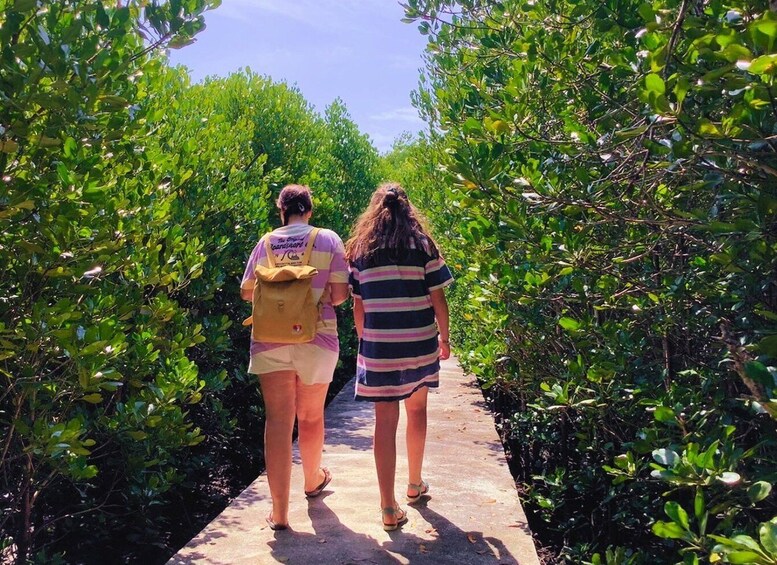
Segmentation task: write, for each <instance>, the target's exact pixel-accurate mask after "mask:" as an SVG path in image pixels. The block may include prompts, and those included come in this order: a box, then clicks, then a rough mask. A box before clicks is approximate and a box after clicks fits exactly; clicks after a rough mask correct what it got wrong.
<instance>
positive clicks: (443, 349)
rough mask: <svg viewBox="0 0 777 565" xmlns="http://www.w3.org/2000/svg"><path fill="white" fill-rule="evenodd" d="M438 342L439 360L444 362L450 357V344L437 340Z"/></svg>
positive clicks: (446, 341) (440, 339)
mask: <svg viewBox="0 0 777 565" xmlns="http://www.w3.org/2000/svg"><path fill="white" fill-rule="evenodd" d="M439 342H440V360H441V361H445V360H446V359H448V358H449V357H450V356H451V342H450V341H448V340H447V339H445V340H444V339H442V337H440V338H439Z"/></svg>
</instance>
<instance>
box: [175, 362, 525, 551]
mask: <svg viewBox="0 0 777 565" xmlns="http://www.w3.org/2000/svg"><path fill="white" fill-rule="evenodd" d="M352 398H353V383H350V384H347V385H346V386H345V387H344V389H343V391H342V392H341V393H340V394H339V395H338V396H337V398H335V400H334V401H333V402H332V403H331V404H330V405H329V407H328V408H327V412H326V419H327V421H326V426H327V436H326V445H325V448H324V465H326V466H328V467H329V469H330V470H331V471H332V475H333V477H334V478H333V480H332V482H331V483H330V485H329V486H328V487H327V488H326V490H325V491H324V493H323V494H322V495H321V496H320V497H319V498H316V499H313V500H310V501H308V500H307V499H306V498H305V496H304V495H303V493H302V469H301V466H300V465H299V461H298V458H297V453H296V449H295V464H294V466H293V471H292V473H293V476H292V489H293V490H294V491H298V492H296V493H295V492H292V499H291V509H290V516H289V522H290V525H291V527H290V529H288V530H286V531H279V532H273V531H272V530H270V528H268V527H267V524H266V523H265V520H264V517H265V516H266V515H267V512H268V510H269V508H270V498H269V489H268V486H267V477H266V476H265V475H262V476H260V477H259V478H257V479H256V480H255V481H254V482H253V483H252V484H251V485H250V486H249V487H248V488H246V490H245V491H243V493H242V494H241V495H240V496H239V497H237V498H236V499H235V500H234V501H233V502H232V504H231V505H230V506H229V507H228V508H227V509H226V510H224V512H223V513H222V514H221V515H220V516H218V517H217V518H216V519H215V520H214V521H213V522H211V523H210V524H209V525H208V526H207V527H206V528H205V529H204V530H203V531H202V532H200V533H199V534H198V535H197V537H195V538H194V539H193V540H191V541H190V542H189V543H188V544H187V545H186V546H185V547H184V548H183V549H181V551H180V552H178V554H177V555H175V556H173V558H172V559H170V561H169V563H171V564H183V563H213V564H224V565H238V564H257V565H264V564H268V565H269V564H273V563H289V564H291V565H309V564H310V565H312V564H324V565H328V564H381V565H382V564H388V563H391V564H395V563H403V564H417V563H418V564H435V565H436V564H456V565H464V564H480V563H489V564H520V565H539V560H538V558H537V553H536V551H535V549H534V545H533V543H532V539H531V535H530V532H529V528H528V526H527V524H526V517H525V516H524V513H523V510H522V508H521V504H520V502H519V500H518V495H517V493H516V489H515V486H514V483H513V480H512V477H511V475H510V471H509V469H508V467H507V463H506V462H505V458H504V452H503V450H502V445H501V443H500V442H499V438H498V436H497V434H496V431H495V430H494V421H493V418H492V417H491V415H490V413H489V412H488V409H487V407H486V405H485V403H484V401H483V395H482V394H481V392H480V389H479V388H478V387H477V385H476V384H475V383H474V379H473V378H472V377H470V376H467V375H464V374H463V373H462V371H461V369H460V368H459V367H458V365H457V362H456V361H455V360H449V361H447V362H444V363H443V368H442V373H441V383H440V388H439V389H437V390H436V391H433V392H432V393H431V394H430V395H429V430H428V437H427V449H426V458H425V463H424V478H425V479H426V481H427V482H428V483H429V484H430V485H431V493H430V494H431V498H429V499H428V500H424V501H422V502H419V503H416V504H414V505H413V506H410V505H407V504H405V503H404V490H405V489H404V486H405V483H406V477H407V466H406V462H405V456H404V454H405V445H404V422H405V418H404V410H402V417H401V419H400V424H399V425H400V430H399V433H398V437H397V449H398V463H397V486H396V492H397V500H399V501H400V504H401V505H402V507H403V508H405V509H406V510H407V511H408V516H409V518H410V520H409V522H408V523H407V524H405V525H404V526H403V527H402V528H401V529H400V530H397V531H395V532H384V531H383V528H382V526H381V516H380V510H379V505H380V499H379V497H378V485H377V478H376V476H375V467H374V463H373V458H372V425H373V410H372V405H371V404H370V403H366V402H358V403H357V402H355V401H354V400H353V399H352ZM400 496H401V497H402V498H400Z"/></svg>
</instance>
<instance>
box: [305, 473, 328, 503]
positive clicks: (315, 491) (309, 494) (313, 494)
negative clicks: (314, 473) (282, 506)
mask: <svg viewBox="0 0 777 565" xmlns="http://www.w3.org/2000/svg"><path fill="white" fill-rule="evenodd" d="M321 470H322V471H323V472H324V480H323V481H321V484H320V485H318V486H317V487H316V488H314V489H313V490H306V491H305V496H307V497H308V498H316V497H317V496H318V495H319V494H321V491H323V490H324V489H325V488H326V485H328V484H329V483H330V482H331V481H332V473H330V472H329V469H327V468H326V467H321Z"/></svg>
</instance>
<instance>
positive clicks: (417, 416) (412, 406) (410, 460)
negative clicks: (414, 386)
mask: <svg viewBox="0 0 777 565" xmlns="http://www.w3.org/2000/svg"><path fill="white" fill-rule="evenodd" d="M428 393H429V387H425V386H423V387H421V388H420V389H418V390H417V391H415V392H414V393H413V395H412V396H410V397H409V398H406V399H405V411H406V412H407V433H406V436H405V441H406V443H407V467H408V471H409V473H408V483H412V484H414V485H419V484H421V478H422V475H421V471H422V468H423V465H424V449H425V448H426V400H427V396H428ZM407 494H408V495H411V496H415V495H417V494H418V491H417V490H415V489H414V490H411V489H408V491H407Z"/></svg>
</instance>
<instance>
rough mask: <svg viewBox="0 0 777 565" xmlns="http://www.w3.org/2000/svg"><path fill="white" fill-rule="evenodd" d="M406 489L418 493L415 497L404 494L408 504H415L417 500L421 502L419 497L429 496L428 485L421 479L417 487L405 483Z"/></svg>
mask: <svg viewBox="0 0 777 565" xmlns="http://www.w3.org/2000/svg"><path fill="white" fill-rule="evenodd" d="M407 488H409V489H411V490H417V491H418V494H417V495H415V496H411V495H409V494H407V493H405V498H407V501H408V502H416V501H417V500H421V497H423V496H426V495H428V494H429V484H428V483H427V482H425V481H424V480H423V479H421V482H420V483H418V484H417V485H415V484H413V483H407Z"/></svg>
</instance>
